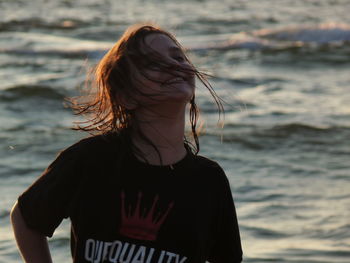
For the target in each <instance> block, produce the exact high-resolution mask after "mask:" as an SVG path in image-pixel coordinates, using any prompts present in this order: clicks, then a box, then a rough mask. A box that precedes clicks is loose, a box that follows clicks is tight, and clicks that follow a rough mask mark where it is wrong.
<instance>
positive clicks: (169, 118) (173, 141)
mask: <svg viewBox="0 0 350 263" xmlns="http://www.w3.org/2000/svg"><path fill="white" fill-rule="evenodd" d="M154 112H159V111H152V112H147V114H146V113H145V112H143V113H142V114H139V116H137V115H136V118H137V120H138V128H139V131H141V133H140V132H138V131H135V130H134V131H133V133H132V142H133V144H134V145H135V146H136V147H137V148H138V150H139V151H140V153H141V155H142V157H141V156H137V157H138V158H139V159H140V160H143V159H146V161H147V162H148V163H150V164H153V165H171V164H174V163H176V162H178V161H180V160H181V159H182V158H184V156H185V155H186V149H185V147H184V129H185V107H183V108H181V109H179V108H177V110H176V111H174V112H173V114H164V112H163V114H162V115H161V116H160V115H158V114H154ZM160 112H161V111H160ZM141 116H142V118H140V117H141ZM144 137H146V138H147V139H146V140H145V139H144ZM155 147H156V149H155Z"/></svg>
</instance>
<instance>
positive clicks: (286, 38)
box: [188, 23, 350, 51]
mask: <svg viewBox="0 0 350 263" xmlns="http://www.w3.org/2000/svg"><path fill="white" fill-rule="evenodd" d="M225 38H226V39H225ZM203 39H204V40H205V38H203V37H202V38H201V39H199V40H200V41H198V42H196V40H194V41H193V42H192V43H190V41H188V48H189V49H191V50H194V51H195V50H208V49H219V50H231V49H248V50H254V51H259V50H270V51H271V50H276V51H283V50H285V51H286V50H297V49H302V48H307V49H315V48H316V49H317V48H324V47H325V46H327V47H329V48H339V47H342V46H349V43H350V25H347V24H337V23H328V24H320V25H313V26H312V25H306V26H305V25H298V26H292V27H284V28H278V29H261V30H257V31H252V32H240V33H237V34H231V35H227V34H225V35H218V36H215V35H210V36H208V38H207V42H203ZM213 39H214V40H213Z"/></svg>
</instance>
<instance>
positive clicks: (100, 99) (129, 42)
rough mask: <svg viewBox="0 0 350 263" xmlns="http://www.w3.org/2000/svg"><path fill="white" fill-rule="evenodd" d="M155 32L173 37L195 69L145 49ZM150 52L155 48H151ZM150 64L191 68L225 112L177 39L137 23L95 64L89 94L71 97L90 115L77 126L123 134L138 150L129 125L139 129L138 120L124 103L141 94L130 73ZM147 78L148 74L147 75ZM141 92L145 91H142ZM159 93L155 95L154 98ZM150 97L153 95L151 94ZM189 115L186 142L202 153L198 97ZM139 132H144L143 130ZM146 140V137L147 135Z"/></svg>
mask: <svg viewBox="0 0 350 263" xmlns="http://www.w3.org/2000/svg"><path fill="white" fill-rule="evenodd" d="M154 33H158V34H164V35H166V36H168V37H169V38H170V39H172V40H173V41H174V43H175V44H176V45H177V46H178V47H179V48H180V49H181V50H182V52H183V54H184V58H185V59H186V60H187V62H188V63H189V64H190V65H191V66H192V68H191V69H184V68H180V67H176V65H172V64H167V63H166V62H165V61H164V59H162V58H161V57H160V56H158V55H157V53H156V52H145V51H144V49H142V48H141V45H142V46H143V47H145V46H146V47H147V45H145V38H146V36H148V35H150V34H154ZM151 51H154V50H152V49H151ZM145 53H147V54H148V55H146V54H145ZM149 54H152V55H149ZM149 65H153V66H154V65H156V67H157V68H158V69H159V70H162V71H168V72H174V67H175V70H177V71H191V72H190V73H191V74H194V75H195V76H196V77H197V78H198V79H199V80H200V81H201V82H202V83H203V84H204V86H205V87H206V88H207V89H208V90H209V92H210V93H211V95H212V97H213V98H214V100H215V102H216V104H217V106H218V109H219V113H221V112H223V106H222V103H221V99H220V98H219V97H218V96H217V94H216V93H215V91H214V90H213V88H212V87H211V85H210V83H209V82H208V81H207V78H206V77H207V75H206V74H205V73H202V72H200V71H198V70H197V69H196V68H195V67H194V65H193V64H192V63H191V62H190V60H189V58H188V57H187V56H186V54H185V51H184V48H183V47H182V46H181V45H180V43H179V42H178V41H177V40H176V38H175V37H174V36H173V35H172V34H171V33H169V32H167V31H165V30H163V29H161V28H160V27H158V26H155V25H151V24H138V25H134V26H131V27H129V28H128V29H127V30H126V31H125V32H124V34H123V35H122V36H121V38H120V39H119V40H118V42H117V43H116V44H115V45H114V46H113V47H112V48H111V49H110V50H109V51H108V53H107V54H106V55H105V56H104V57H103V58H102V59H101V61H100V62H99V63H98V65H97V66H96V67H95V69H94V71H93V72H92V74H91V75H90V77H89V78H87V82H86V86H87V87H88V88H89V90H88V91H87V94H84V95H82V96H80V97H76V98H70V99H68V101H69V102H70V107H71V108H73V110H74V111H75V114H76V115H84V116H85V117H86V118H87V120H86V121H81V122H76V124H77V127H75V128H74V129H75V130H81V131H86V132H89V133H91V134H108V133H116V134H118V136H123V137H124V138H123V140H124V143H123V144H124V146H126V147H127V148H128V149H129V150H135V149H134V148H133V146H132V144H131V143H130V142H131V140H130V133H131V129H130V128H131V127H132V128H133V129H135V128H136V129H137V122H135V121H134V114H133V110H130V109H128V107H126V106H125V101H129V102H131V103H132V102H134V97H133V94H136V93H139V94H140V93H141V92H140V90H139V89H137V88H136V86H137V85H135V84H136V83H135V79H134V78H133V77H132V74H131V73H132V72H133V70H135V69H136V70H138V71H139V72H141V73H142V72H143V71H142V69H143V68H145V67H147V66H149ZM187 73H188V72H187ZM145 77H148V76H146V75H145ZM152 81H156V80H152ZM141 95H143V94H142V93H141ZM156 95H157V94H154V97H155V99H156ZM148 96H150V95H149V94H148ZM189 117H190V118H189V120H190V123H191V135H192V137H193V141H194V144H193V143H191V142H190V141H189V140H188V139H187V138H186V136H185V138H184V141H185V143H186V145H187V146H189V148H190V149H191V151H192V152H193V153H194V154H197V153H198V152H199V140H198V131H197V121H198V117H199V110H198V107H197V105H196V103H195V96H193V97H192V99H191V100H190V110H189ZM138 132H140V134H141V135H142V133H141V131H138ZM144 139H145V140H147V138H144ZM149 143H150V144H152V143H151V142H149ZM136 150H137V149H136ZM156 150H157V149H156ZM157 152H158V151H157Z"/></svg>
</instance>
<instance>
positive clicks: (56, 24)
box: [0, 17, 89, 32]
mask: <svg viewBox="0 0 350 263" xmlns="http://www.w3.org/2000/svg"><path fill="white" fill-rule="evenodd" d="M87 25H89V23H87V22H84V21H82V20H79V19H71V18H70V19H63V20H62V19H59V20H56V21H45V20H43V19H40V18H38V17H30V18H24V19H20V18H16V19H13V20H9V21H3V22H1V23H0V31H2V32H7V31H18V30H21V31H27V30H30V29H33V28H36V29H48V30H52V29H60V30H69V29H76V28H81V27H84V26H87Z"/></svg>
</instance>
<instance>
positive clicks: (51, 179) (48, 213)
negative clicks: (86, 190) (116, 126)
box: [18, 146, 78, 237]
mask: <svg viewBox="0 0 350 263" xmlns="http://www.w3.org/2000/svg"><path fill="white" fill-rule="evenodd" d="M77 181H78V153H77V151H76V147H74V146H71V147H69V148H67V149H66V150H64V151H62V152H61V153H59V154H58V156H57V158H56V159H55V160H54V161H53V162H52V163H51V164H50V165H49V166H48V168H47V169H46V170H45V171H44V172H43V174H42V175H41V176H40V177H39V178H38V179H37V180H36V181H35V182H34V183H33V184H32V185H31V186H30V187H29V188H28V189H27V190H26V191H25V192H24V193H23V194H22V195H20V196H19V198H18V206H19V209H20V211H21V214H22V216H23V218H24V221H25V222H26V224H27V226H28V227H29V228H32V229H35V230H37V231H38V232H40V233H42V234H44V235H46V236H48V237H52V235H53V233H54V231H55V229H56V228H57V227H58V225H59V224H60V223H61V222H62V220H63V218H67V217H69V211H70V207H71V202H72V199H73V196H74V192H75V190H76V187H77V183H78V182H77Z"/></svg>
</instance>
